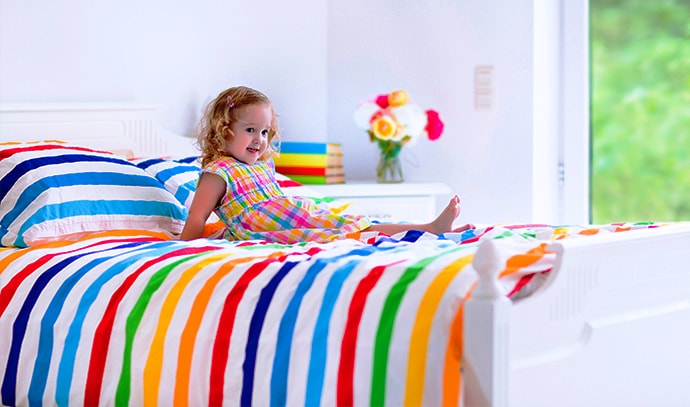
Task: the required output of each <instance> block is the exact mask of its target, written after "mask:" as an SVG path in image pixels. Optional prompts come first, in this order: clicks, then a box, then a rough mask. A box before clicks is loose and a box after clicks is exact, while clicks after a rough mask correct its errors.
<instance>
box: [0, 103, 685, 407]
mask: <svg viewBox="0 0 690 407" xmlns="http://www.w3.org/2000/svg"><path fill="white" fill-rule="evenodd" d="M38 139H62V140H65V141H69V142H75V143H80V144H82V145H86V146H89V147H94V148H100V149H109V150H116V151H127V150H129V151H132V152H133V154H134V155H138V156H151V155H176V154H190V153H193V152H194V151H195V150H194V149H193V142H194V140H192V139H190V138H185V137H179V136H176V135H174V134H170V133H168V132H165V131H162V130H161V129H160V128H158V127H157V126H156V124H155V109H154V108H153V107H149V106H131V105H12V106H8V105H4V106H0V142H1V141H19V140H38ZM493 244H494V243H493V242H492V241H485V242H483V243H482V245H481V246H480V249H479V251H478V252H477V254H476V256H475V261H474V263H473V265H474V267H475V268H476V269H477V271H478V272H479V274H480V284H479V285H478V286H477V288H476V289H475V291H474V292H473V295H472V297H471V298H470V299H469V300H468V301H467V302H466V304H465V315H464V321H465V322H464V329H463V331H464V346H463V375H462V376H463V403H464V405H465V406H529V407H535V406H550V407H551V406H559V407H560V406H577V407H583V406H606V407H612V406H626V407H628V406H665V407H666V406H675V405H678V406H690V224H686V225H679V226H665V227H662V228H658V229H652V230H640V231H630V232H624V233H616V234H610V235H602V236H592V237H587V238H581V239H572V240H565V241H559V242H556V243H553V244H552V245H551V249H552V250H553V251H555V252H556V253H557V258H556V264H555V267H554V268H553V270H552V271H551V272H550V273H549V277H548V279H547V281H546V282H545V284H544V286H543V287H542V288H541V289H539V291H537V292H536V293H535V294H533V295H531V296H529V297H527V298H525V299H523V300H520V301H517V302H515V303H512V302H511V301H509V300H508V299H506V297H505V295H504V293H502V292H501V288H500V286H499V285H498V284H497V281H496V275H497V273H498V272H499V271H500V269H501V268H502V264H505V259H500V258H498V257H497V255H496V253H497V251H496V250H494V247H493Z"/></svg>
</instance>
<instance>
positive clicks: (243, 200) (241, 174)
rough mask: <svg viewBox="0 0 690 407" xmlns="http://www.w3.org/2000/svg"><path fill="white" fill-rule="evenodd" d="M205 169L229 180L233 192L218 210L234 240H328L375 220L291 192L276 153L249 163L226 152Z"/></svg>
mask: <svg viewBox="0 0 690 407" xmlns="http://www.w3.org/2000/svg"><path fill="white" fill-rule="evenodd" d="M202 171H203V172H209V173H212V174H217V175H219V176H220V177H221V178H223V180H225V183H226V184H227V188H228V190H227V194H226V195H225V196H224V197H223V199H222V200H221V203H220V206H218V207H217V208H216V209H215V210H214V211H215V213H216V214H217V215H218V217H220V219H221V220H222V221H223V222H224V223H225V224H226V225H227V229H226V230H225V233H224V237H225V238H226V239H229V240H251V239H262V240H269V241H272V242H278V243H299V242H305V241H312V242H326V241H331V240H335V239H338V238H343V237H345V235H347V234H348V233H353V232H357V231H361V230H362V229H365V228H367V227H369V226H370V225H371V221H370V220H369V218H368V217H366V216H359V215H337V214H334V213H332V212H331V211H329V210H328V208H324V207H319V206H317V205H316V204H315V203H314V202H313V201H312V200H310V199H308V198H305V197H296V196H286V195H285V194H283V191H281V189H280V186H279V185H278V182H277V181H276V178H275V166H274V164H273V160H270V159H269V160H266V161H257V162H256V163H254V164H252V165H249V164H245V163H242V162H240V161H237V160H235V159H234V158H230V157H225V158H222V159H219V160H216V161H214V162H212V163H211V164H209V165H207V166H206V167H205V168H204V169H203V170H202Z"/></svg>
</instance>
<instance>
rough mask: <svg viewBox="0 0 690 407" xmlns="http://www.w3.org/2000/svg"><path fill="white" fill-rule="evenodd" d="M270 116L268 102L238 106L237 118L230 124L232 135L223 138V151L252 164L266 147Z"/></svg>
mask: <svg viewBox="0 0 690 407" xmlns="http://www.w3.org/2000/svg"><path fill="white" fill-rule="evenodd" d="M272 117H273V115H272V111H271V106H270V105H269V104H257V105H247V106H243V107H240V108H238V110H237V118H238V120H237V121H235V122H234V123H232V124H231V125H230V130H231V131H232V135H230V136H228V137H227V138H226V139H225V149H224V150H225V152H226V153H227V154H228V155H230V156H232V157H233V158H235V159H236V160H238V161H241V162H243V163H245V164H254V162H255V161H256V160H258V159H259V158H260V157H261V156H262V155H263V154H264V152H266V149H267V148H268V134H269V131H270V128H271V119H272Z"/></svg>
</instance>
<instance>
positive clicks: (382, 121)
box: [371, 115, 400, 140]
mask: <svg viewBox="0 0 690 407" xmlns="http://www.w3.org/2000/svg"><path fill="white" fill-rule="evenodd" d="M371 131H372V133H374V136H376V138H378V139H381V140H393V139H395V138H396V136H397V134H398V133H399V132H400V127H399V126H398V123H397V122H396V121H395V119H393V118H392V117H390V116H388V115H377V116H375V117H374V119H373V120H372V122H371Z"/></svg>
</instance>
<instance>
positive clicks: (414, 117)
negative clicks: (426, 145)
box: [391, 104, 426, 141]
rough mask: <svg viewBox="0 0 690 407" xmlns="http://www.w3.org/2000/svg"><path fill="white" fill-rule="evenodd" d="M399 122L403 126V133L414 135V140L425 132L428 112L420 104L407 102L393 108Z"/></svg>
mask: <svg viewBox="0 0 690 407" xmlns="http://www.w3.org/2000/svg"><path fill="white" fill-rule="evenodd" d="M391 111H392V113H393V115H395V118H396V119H397V121H398V123H399V124H400V125H401V126H403V134H405V135H407V136H410V137H412V140H410V141H414V140H416V139H417V138H419V137H420V136H421V135H422V134H424V128H425V127H426V113H425V112H424V110H422V109H421V108H420V107H419V106H417V105H413V104H407V105H403V106H400V107H394V108H392V109H391Z"/></svg>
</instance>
